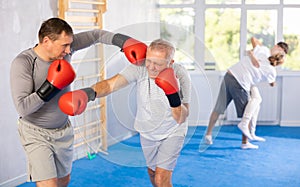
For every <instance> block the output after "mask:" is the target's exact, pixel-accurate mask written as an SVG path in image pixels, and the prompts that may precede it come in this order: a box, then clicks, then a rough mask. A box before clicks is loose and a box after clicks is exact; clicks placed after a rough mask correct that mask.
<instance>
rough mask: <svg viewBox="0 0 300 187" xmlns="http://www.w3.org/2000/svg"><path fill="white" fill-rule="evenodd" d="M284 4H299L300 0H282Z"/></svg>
mask: <svg viewBox="0 0 300 187" xmlns="http://www.w3.org/2000/svg"><path fill="white" fill-rule="evenodd" d="M283 3H284V4H294V5H299V4H300V1H296V0H283Z"/></svg>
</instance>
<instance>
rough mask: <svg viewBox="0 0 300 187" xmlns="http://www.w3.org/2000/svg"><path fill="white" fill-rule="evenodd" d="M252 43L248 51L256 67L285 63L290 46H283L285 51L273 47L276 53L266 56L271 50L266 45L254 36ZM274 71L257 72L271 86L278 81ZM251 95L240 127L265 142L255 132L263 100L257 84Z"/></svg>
mask: <svg viewBox="0 0 300 187" xmlns="http://www.w3.org/2000/svg"><path fill="white" fill-rule="evenodd" d="M251 43H252V46H253V49H252V50H251V51H248V56H249V57H250V59H251V62H252V64H253V65H254V66H255V67H257V68H260V67H261V66H268V65H269V64H270V63H271V65H272V66H277V65H281V64H283V63H284V60H285V55H286V53H287V49H288V48H286V50H285V49H284V48H283V51H282V50H280V49H277V48H275V49H274V48H273V49H272V51H271V52H272V53H274V54H276V55H273V56H270V57H269V58H266V56H268V55H269V54H270V51H269V50H268V49H267V48H266V47H265V46H262V44H261V42H260V41H259V40H257V39H256V38H254V37H252V38H251ZM272 71H274V70H272V69H270V71H269V72H266V71H258V72H259V73H261V74H263V73H264V75H261V74H257V75H256V78H257V81H259V80H261V81H260V82H262V81H267V82H269V83H270V85H271V86H274V85H275V81H276V71H275V73H274V72H272ZM250 95H251V98H250V99H249V101H248V104H247V106H246V108H245V112H244V115H243V117H242V120H241V122H240V123H239V124H238V127H239V129H240V130H241V131H242V132H243V133H244V134H245V135H246V136H247V137H248V138H249V139H250V140H254V141H261V142H263V141H266V140H265V139H264V138H262V137H259V136H256V134H255V131H256V123H257V117H258V114H259V110H260V103H261V102H262V98H261V96H260V93H259V90H258V88H257V86H255V85H252V87H251V90H250ZM249 123H250V125H249Z"/></svg>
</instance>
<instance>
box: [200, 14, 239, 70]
mask: <svg viewBox="0 0 300 187" xmlns="http://www.w3.org/2000/svg"><path fill="white" fill-rule="evenodd" d="M240 12H241V11H240V9H237V8H236V9H232V8H227V9H207V10H206V11H205V45H206V47H207V49H208V50H210V51H205V59H204V60H205V62H208V63H210V62H213V61H212V60H213V59H215V62H216V69H217V70H226V69H227V68H228V67H229V66H231V65H233V64H235V63H236V62H238V61H239V47H240V17H241V15H240ZM229 20H230V21H229ZM208 54H212V56H211V55H208ZM212 57H213V58H212Z"/></svg>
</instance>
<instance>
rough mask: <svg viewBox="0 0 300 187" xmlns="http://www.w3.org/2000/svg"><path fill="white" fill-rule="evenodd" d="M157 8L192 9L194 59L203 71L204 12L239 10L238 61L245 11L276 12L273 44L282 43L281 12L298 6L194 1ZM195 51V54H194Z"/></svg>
mask: <svg viewBox="0 0 300 187" xmlns="http://www.w3.org/2000/svg"><path fill="white" fill-rule="evenodd" d="M158 8H193V9H194V12H195V17H194V29H195V30H194V34H195V37H196V38H195V46H194V51H195V52H194V58H195V61H196V62H198V63H199V64H200V67H201V68H203V69H205V59H204V51H205V50H204V49H205V46H203V45H202V44H201V43H200V41H205V11H206V10H207V9H209V8H220V9H222V8H240V10H241V18H240V19H241V21H240V32H241V33H240V49H239V56H240V59H241V57H242V56H243V55H244V51H245V50H246V47H247V43H248V41H247V11H248V10H276V11H277V29H276V32H277V35H276V36H275V37H276V38H275V42H279V41H283V39H284V36H283V27H282V26H283V11H284V9H285V8H299V10H300V3H299V4H284V0H280V2H279V3H278V4H247V3H246V0H241V3H240V4H206V3H205V0H201V1H199V0H195V2H194V3H193V4H158ZM196 51H197V53H196Z"/></svg>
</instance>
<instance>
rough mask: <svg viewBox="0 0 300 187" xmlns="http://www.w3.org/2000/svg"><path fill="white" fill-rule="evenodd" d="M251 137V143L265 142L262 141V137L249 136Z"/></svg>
mask: <svg viewBox="0 0 300 187" xmlns="http://www.w3.org/2000/svg"><path fill="white" fill-rule="evenodd" d="M251 137H252V140H253V141H258V142H265V141H266V139H264V138H263V137H259V136H256V135H255V134H251Z"/></svg>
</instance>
